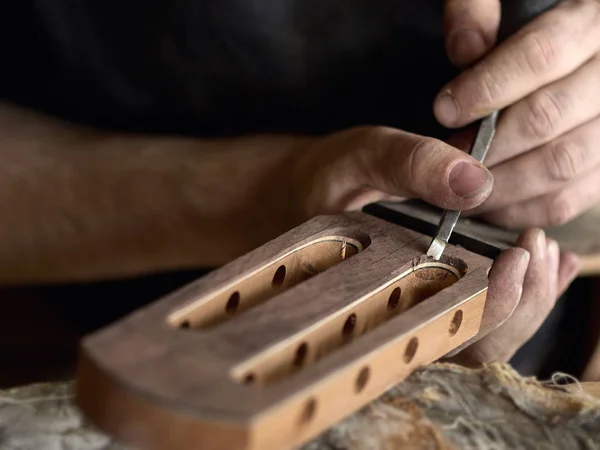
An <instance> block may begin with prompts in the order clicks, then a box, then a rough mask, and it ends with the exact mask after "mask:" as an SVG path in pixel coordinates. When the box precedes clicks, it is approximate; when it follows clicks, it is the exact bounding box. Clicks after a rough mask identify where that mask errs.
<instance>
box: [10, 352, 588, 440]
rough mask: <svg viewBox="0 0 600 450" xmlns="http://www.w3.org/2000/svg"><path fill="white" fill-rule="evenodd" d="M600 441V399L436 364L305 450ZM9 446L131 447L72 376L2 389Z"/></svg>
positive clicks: (493, 371)
mask: <svg viewBox="0 0 600 450" xmlns="http://www.w3.org/2000/svg"><path fill="white" fill-rule="evenodd" d="M400 448H401V449H427V450H429V449H503V448H507V449H595V448H600V400H598V399H597V398H595V397H592V396H590V395H588V394H586V393H585V392H584V391H582V390H579V389H578V387H577V385H575V386H574V388H572V389H570V391H569V392H568V391H566V390H565V389H563V388H560V387H556V386H544V385H542V384H540V383H539V382H537V381H535V380H533V379H530V378H522V377H520V376H518V375H517V374H516V373H515V372H514V371H513V370H512V369H511V368H510V367H507V366H504V365H491V366H489V367H487V368H485V369H481V370H466V369H463V368H459V367H456V366H450V365H440V364H438V365H432V366H429V367H428V368H426V369H423V370H420V371H418V372H416V373H414V374H413V375H412V376H411V377H410V378H408V379H407V380H406V381H405V382H404V383H402V384H400V385H398V386H396V387H395V388H393V389H392V390H390V391H389V392H388V393H387V394H386V395H384V396H383V397H382V398H380V399H379V400H378V401H376V402H374V403H373V404H371V405H368V406H367V407H365V408H363V409H362V410H361V411H359V412H358V413H356V414H354V415H353V416H351V417H349V418H347V419H346V420H344V421H343V422H341V423H339V424H338V425H336V426H335V427H333V428H332V429H331V430H329V431H328V432H326V433H324V434H323V435H322V436H320V437H319V438H317V439H315V440H314V441H313V442H310V443H308V444H307V445H305V446H304V447H303V449H302V450H392V449H400ZM0 449H2V450H17V449H18V450H100V449H102V450H125V449H124V447H122V446H119V445H118V444H116V443H114V442H112V441H111V440H110V439H109V438H108V437H106V436H105V435H103V434H102V433H100V432H98V431H97V430H95V429H94V428H93V427H91V426H89V425H88V424H86V423H85V421H84V420H83V419H82V417H81V415H80V414H79V412H78V411H77V408H76V407H75V406H74V405H73V394H72V384H71V383H54V384H34V385H29V386H24V387H20V388H16V389H11V390H6V391H0Z"/></svg>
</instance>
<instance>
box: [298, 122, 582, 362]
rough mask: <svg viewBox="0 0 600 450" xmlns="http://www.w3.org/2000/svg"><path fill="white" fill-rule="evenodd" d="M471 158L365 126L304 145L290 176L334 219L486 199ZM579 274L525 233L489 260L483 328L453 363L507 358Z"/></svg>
mask: <svg viewBox="0 0 600 450" xmlns="http://www.w3.org/2000/svg"><path fill="white" fill-rule="evenodd" d="M469 158H470V156H468V155H467V154H465V153H463V152H461V151H459V150H457V149H455V148H453V147H451V146H449V145H446V144H444V143H442V142H440V141H437V140H434V139H428V138H423V137H420V136H416V135H413V134H409V133H405V132H402V131H398V130H392V129H387V128H377V127H376V128H372V127H363V128H356V129H352V130H348V131H343V132H340V133H335V134H332V135H330V136H327V137H324V138H317V139H315V140H311V141H309V143H308V144H307V147H305V148H304V149H302V151H299V152H298V160H297V162H296V163H295V164H294V167H295V172H296V174H295V176H294V177H292V179H296V180H298V182H299V183H300V184H299V185H300V186H301V188H300V189H299V190H298V192H299V193H300V194H301V199H302V200H301V202H300V203H301V204H304V205H305V206H306V209H307V211H309V212H308V213H307V214H308V215H316V214H335V213H340V212H342V211H346V210H353V209H360V208H361V207H362V206H364V205H366V204H368V203H370V202H373V201H380V200H383V199H389V198H398V197H400V198H406V197H418V198H420V199H423V200H425V201H428V202H430V203H432V204H435V205H437V206H440V207H443V208H458V209H463V208H472V207H477V206H478V205H479V204H481V202H483V201H484V200H485V198H487V195H488V194H489V192H490V190H491V188H492V180H491V178H489V177H488V176H487V174H485V171H482V170H481V169H476V168H481V167H482V166H481V165H480V164H479V163H477V162H475V161H474V160H472V159H469ZM464 163H466V165H463V167H465V169H461V166H460V165H459V164H464ZM466 168H469V169H470V170H466ZM453 169H454V170H457V169H459V173H458V174H457V175H458V176H459V178H454V177H453V174H454V170H453ZM286 178H287V179H288V180H290V177H286ZM453 189H454V192H453ZM457 192H458V194H457ZM577 272H578V260H577V257H576V256H575V255H574V254H572V253H569V252H566V253H563V254H560V251H559V248H558V244H557V243H556V242H555V241H551V240H547V239H546V237H545V234H544V232H543V231H541V230H536V229H531V230H528V231H525V232H524V233H523V234H522V235H521V237H520V239H519V241H518V242H517V246H516V247H515V248H511V249H509V250H507V251H505V252H503V253H502V254H501V255H500V256H499V257H498V258H497V260H496V261H494V264H493V266H492V270H491V271H490V275H489V288H488V296H487V302H486V308H485V312H484V318H483V323H482V327H481V331H480V333H479V334H478V336H477V337H476V338H475V339H473V340H472V341H471V342H469V343H468V344H467V345H465V346H464V347H463V348H461V350H463V351H462V352H460V353H459V354H458V355H456V356H455V358H454V360H455V361H457V362H459V361H460V362H462V363H468V364H475V363H478V362H487V361H490V360H507V359H508V358H509V357H510V356H512V354H513V353H514V352H516V351H517V350H518V349H519V348H520V347H521V346H522V345H523V344H525V342H527V341H528V340H529V338H530V337H531V336H532V335H533V333H534V332H535V331H536V330H537V329H538V328H539V326H540V325H541V324H542V323H543V321H544V320H545V319H546V317H547V316H548V314H549V313H550V311H551V310H552V307H553V306H554V303H555V302H556V300H557V299H558V297H559V296H560V295H561V293H562V292H563V291H564V290H565V289H566V287H567V286H568V285H569V283H570V282H571V281H572V280H573V278H574V277H575V276H576V274H577ZM455 353H456V352H455Z"/></svg>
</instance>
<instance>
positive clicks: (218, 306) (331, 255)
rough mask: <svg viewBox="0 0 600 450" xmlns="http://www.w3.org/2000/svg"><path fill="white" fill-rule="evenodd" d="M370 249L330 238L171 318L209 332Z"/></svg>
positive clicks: (353, 240)
mask: <svg viewBox="0 0 600 450" xmlns="http://www.w3.org/2000/svg"><path fill="white" fill-rule="evenodd" d="M368 246H369V239H368V238H367V237H366V236H362V235H359V236H357V237H353V236H351V235H350V234H349V235H348V236H335V235H332V236H326V237H322V238H320V239H318V240H315V241H313V242H309V243H308V244H306V245H304V246H302V247H300V248H296V249H294V250H293V251H291V252H290V253H288V254H285V255H284V256H282V257H280V258H278V259H276V260H274V261H272V262H271V263H270V264H268V265H267V266H265V267H263V268H261V269H259V270H257V271H255V272H253V273H251V274H249V275H248V276H246V277H243V278H240V279H238V280H236V282H235V283H232V284H230V285H228V286H226V287H225V288H223V289H221V290H219V291H217V292H214V293H211V294H210V295H208V296H205V297H203V298H200V299H198V300H197V301H195V302H193V303H192V304H191V305H187V306H186V307H185V308H183V309H181V310H178V311H176V312H174V313H172V314H170V315H169V317H168V319H167V322H168V323H169V324H170V325H171V326H173V327H175V328H190V329H199V330H203V329H209V328H212V327H215V326H217V325H220V324H222V323H224V322H225V321H227V320H228V319H230V318H231V317H234V316H237V315H239V314H241V313H243V312H245V311H248V310H250V309H252V308H254V307H256V306H259V305H261V304H263V303H265V302H267V301H268V300H269V299H271V298H273V297H275V296H276V295H278V294H281V293H282V292H284V291H286V290H288V289H291V288H292V287H294V286H296V285H298V284H300V283H302V282H303V281H306V280H309V279H310V278H312V277H314V276H316V275H318V274H320V273H323V272H325V271H326V270H328V269H330V268H332V267H334V266H336V265H337V264H339V263H341V262H342V261H345V260H347V259H349V258H351V257H352V256H354V255H356V254H358V253H359V252H361V251H363V250H364V249H365V248H366V247H368Z"/></svg>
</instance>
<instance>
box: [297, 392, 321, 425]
mask: <svg viewBox="0 0 600 450" xmlns="http://www.w3.org/2000/svg"><path fill="white" fill-rule="evenodd" d="M316 412H317V401H316V400H315V399H314V398H310V399H308V400H307V401H306V403H305V404H304V408H303V409H302V414H301V416H300V423H307V422H310V421H311V420H312V419H313V418H314V417H315V413H316Z"/></svg>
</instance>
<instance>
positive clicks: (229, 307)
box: [225, 291, 240, 314]
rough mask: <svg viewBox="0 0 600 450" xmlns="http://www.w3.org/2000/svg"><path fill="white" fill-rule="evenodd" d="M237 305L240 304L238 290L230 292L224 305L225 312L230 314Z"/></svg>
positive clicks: (234, 310)
mask: <svg viewBox="0 0 600 450" xmlns="http://www.w3.org/2000/svg"><path fill="white" fill-rule="evenodd" d="M238 306H240V293H239V292H238V291H235V292H234V293H233V294H231V296H230V297H229V300H227V304H226V305H225V312H227V313H229V314H232V313H234V312H236V310H237V309H238Z"/></svg>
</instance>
